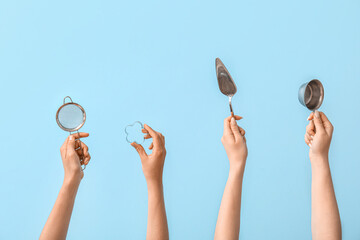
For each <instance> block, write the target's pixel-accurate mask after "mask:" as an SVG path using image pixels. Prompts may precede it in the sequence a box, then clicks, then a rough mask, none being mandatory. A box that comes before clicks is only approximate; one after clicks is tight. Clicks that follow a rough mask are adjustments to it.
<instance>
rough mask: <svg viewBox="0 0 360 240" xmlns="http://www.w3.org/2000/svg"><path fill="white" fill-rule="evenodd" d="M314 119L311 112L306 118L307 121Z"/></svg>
mask: <svg viewBox="0 0 360 240" xmlns="http://www.w3.org/2000/svg"><path fill="white" fill-rule="evenodd" d="M313 118H314V112H311V113H310V115H309V117H308V118H307V120H308V121H310V120H312V119H313Z"/></svg>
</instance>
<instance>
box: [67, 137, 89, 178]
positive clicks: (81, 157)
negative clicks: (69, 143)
mask: <svg viewBox="0 0 360 240" xmlns="http://www.w3.org/2000/svg"><path fill="white" fill-rule="evenodd" d="M77 133H78V135H79V136H80V133H79V131H77ZM70 135H71V132H70ZM75 141H79V147H78V148H75V151H77V150H81V155H80V156H79V158H80V164H81V170H82V171H84V170H85V168H86V165H85V164H84V150H83V148H82V146H81V140H80V138H78V139H76V138H75Z"/></svg>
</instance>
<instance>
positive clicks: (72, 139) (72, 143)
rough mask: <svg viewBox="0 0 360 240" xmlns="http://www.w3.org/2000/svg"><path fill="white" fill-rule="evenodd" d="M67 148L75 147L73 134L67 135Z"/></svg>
mask: <svg viewBox="0 0 360 240" xmlns="http://www.w3.org/2000/svg"><path fill="white" fill-rule="evenodd" d="M69 149H73V150H74V149H75V137H74V136H73V135H70V136H69V137H68V141H67V150H69Z"/></svg>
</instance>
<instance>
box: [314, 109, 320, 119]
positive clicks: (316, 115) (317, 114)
mask: <svg viewBox="0 0 360 240" xmlns="http://www.w3.org/2000/svg"><path fill="white" fill-rule="evenodd" d="M315 117H316V118H319V117H320V114H319V111H318V110H315Z"/></svg>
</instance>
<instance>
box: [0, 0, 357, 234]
mask: <svg viewBox="0 0 360 240" xmlns="http://www.w3.org/2000/svg"><path fill="white" fill-rule="evenodd" d="M359 11H360V2H359V1H356V0H352V1H350V0H345V1H328V0H323V1H313V0H303V1H285V0H283V1H280V0H276V1H265V0H261V1H190V0H189V1H188V0H186V1H178V2H175V1H122V2H120V1H61V2H55V1H39V0H34V1H17V0H12V1H1V2H0V81H1V86H0V105H1V118H0V126H1V132H0V138H1V140H0V141H1V142H0V148H1V149H0V151H1V158H0V161H1V165H0V184H1V187H0V196H1V198H0V212H1V213H0V238H1V239H36V238H37V237H38V236H39V234H40V232H41V230H42V227H43V225H44V223H45V221H46V219H47V217H48V215H49V213H50V211H51V208H52V206H53V204H54V202H55V199H56V197H57V194H58V191H59V189H60V187H61V184H62V178H63V169H62V163H61V158H60V154H59V148H60V146H61V144H62V143H63V141H64V139H65V138H66V137H67V133H66V132H63V131H62V130H61V129H60V128H59V127H58V126H57V124H56V122H55V113H56V110H57V109H58V107H59V106H60V105H61V104H62V101H63V98H64V97H65V96H67V95H70V96H71V97H72V98H73V100H74V101H75V102H78V103H80V104H81V105H82V106H83V107H84V108H85V110H86V112H87V121H86V123H85V125H84V127H83V128H82V131H86V132H90V137H89V138H88V139H86V140H85V142H86V144H88V145H89V148H90V153H91V155H92V160H91V163H90V164H89V166H88V168H87V169H86V171H85V177H84V179H83V181H82V183H81V186H80V189H79V192H78V195H77V199H76V204H75V208H74V212H73V215H72V220H71V223H70V228H69V233H68V239H144V238H145V234H146V221H147V219H146V218H147V189H146V183H145V179H144V177H143V174H142V170H141V163H140V160H139V157H138V155H137V153H136V152H135V151H134V149H132V147H131V146H129V144H128V143H127V142H126V141H125V134H124V128H125V126H126V125H128V124H130V123H132V122H134V121H136V120H139V121H142V122H143V123H147V124H149V125H150V126H152V127H153V128H154V129H156V130H158V131H160V132H162V133H163V134H164V135H165V136H166V147H167V152H168V155H167V158H166V163H165V169H164V191H165V201H166V210H167V216H168V223H169V229H170V237H171V239H181V240H182V239H211V238H213V234H214V230H215V223H216V218H217V213H218V209H219V205H220V201H221V197H222V193H223V189H224V186H225V182H226V179H227V174H228V168H229V165H228V160H227V157H226V154H225V151H224V150H223V147H222V145H221V142H220V138H221V135H222V129H223V119H224V118H225V117H227V116H228V115H229V109H228V103H227V101H228V99H227V98H226V97H225V96H223V95H222V94H221V93H220V91H219V90H218V86H217V81H216V77H215V66H214V65H215V58H216V57H220V58H221V59H222V60H223V62H224V63H225V65H226V66H227V67H228V70H229V71H230V72H231V74H232V76H233V78H234V80H235V81H236V83H237V86H238V93H237V94H236V96H235V97H234V99H233V107H234V111H235V113H237V114H239V115H241V116H243V117H244V119H243V120H241V122H240V123H239V124H240V125H241V126H242V127H243V128H244V129H245V130H246V131H247V135H246V136H247V140H248V148H249V157H248V159H247V165H246V171H245V176H244V185H243V198H242V199H243V201H242V209H241V230H240V239H247V240H250V239H299V240H300V239H301V240H303V239H310V238H311V228H310V214H311V212H310V204H311V198H310V184H311V168H310V167H311V166H310V162H309V159H308V147H307V146H306V145H305V143H304V140H303V135H304V133H305V126H306V124H307V121H306V119H307V116H308V114H309V113H310V112H309V111H308V110H307V109H305V108H304V107H302V106H301V105H300V104H299V102H298V99H297V91H298V87H299V86H300V85H301V84H302V83H304V82H307V81H309V80H311V79H313V78H318V79H320V80H321V81H322V82H323V84H324V87H325V99H324V103H323V106H322V107H321V110H322V111H324V112H325V113H326V114H327V115H328V117H329V119H330V120H331V121H332V123H333V125H334V126H335V132H334V136H333V141H332V146H331V153H330V164H331V170H332V176H333V181H334V186H335V190H336V196H337V201H338V204H339V209H340V213H341V219H342V227H343V236H344V238H343V239H345V240H353V239H360V228H359V224H360V219H359V218H360V175H359V168H360V161H359V153H358V151H359V143H360V141H359V137H358V136H359V134H360V130H359V117H360V112H359V106H360V101H359V100H360V96H359V94H358V89H359V87H360V82H359V80H360V67H359V63H360V44H359V42H360V28H359V23H360V14H359ZM145 145H146V146H148V145H149V141H147V142H146V143H145Z"/></svg>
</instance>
